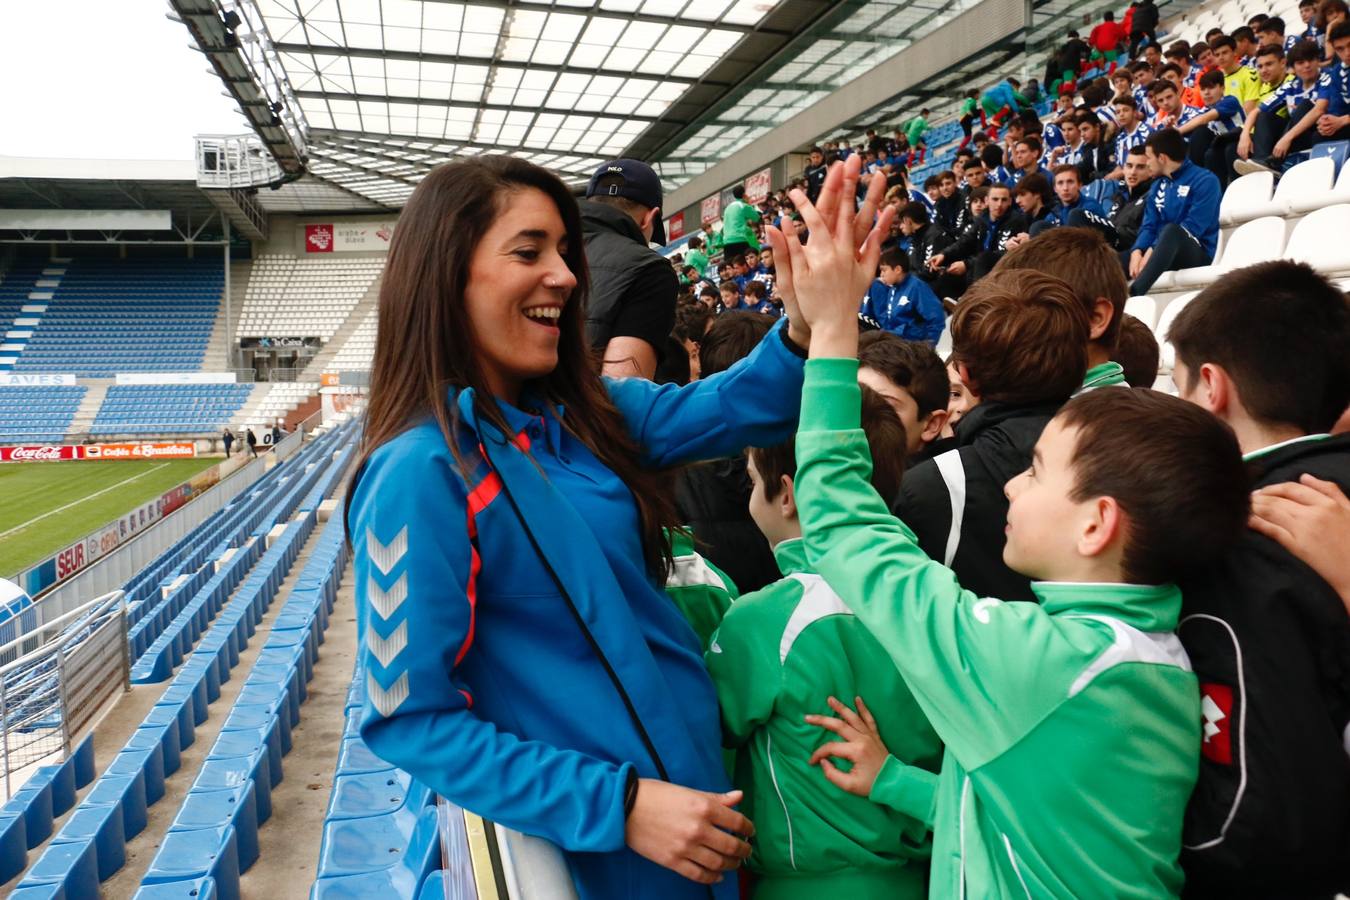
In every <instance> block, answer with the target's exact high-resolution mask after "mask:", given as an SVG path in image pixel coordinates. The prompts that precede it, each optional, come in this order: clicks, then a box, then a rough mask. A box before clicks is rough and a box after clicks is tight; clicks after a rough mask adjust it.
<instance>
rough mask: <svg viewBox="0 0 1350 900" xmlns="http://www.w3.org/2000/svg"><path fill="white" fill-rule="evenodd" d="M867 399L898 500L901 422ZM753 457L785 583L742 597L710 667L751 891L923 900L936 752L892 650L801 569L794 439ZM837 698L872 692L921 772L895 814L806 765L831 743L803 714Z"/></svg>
mask: <svg viewBox="0 0 1350 900" xmlns="http://www.w3.org/2000/svg"><path fill="white" fill-rule="evenodd" d="M867 395H868V396H867V399H866V401H864V413H863V421H864V423H865V424H864V429H865V430H866V433H867V436H868V439H869V442H870V445H871V452H872V453H873V454H874V455H875V456H876V457H877V459H879V460H882V461H883V465H880V466H878V467H877V470H876V474H875V475H874V477H873V481H874V482H876V485H877V488H878V489H880V490H884V491H893V490H895V489H896V488H897V487H898V483H899V480H900V472H901V470H902V468H903V460H904V455H905V436H904V426H903V425H902V424H901V422H900V420H899V418H898V417H897V416H896V415H895V412H894V411H893V410H892V409H891V408H890V407H889V406H887V405H886V403H885V401H883V400H882V399H881V398H880V396H879V395H877V394H874V393H872V392H871V391H868V392H867ZM749 455H750V460H749V465H748V466H747V468H748V471H749V473H750V478H751V481H752V483H753V490H752V493H751V496H750V514H751V516H752V517H753V518H754V520H755V523H756V524H757V525H759V528H760V530H761V531H762V532H763V533H764V536H765V537H766V538H767V539H768V540H769V542H770V543H772V544H773V545H774V556H775V558H776V559H777V560H778V565H779V567H780V569H781V570H782V572H783V576H784V577H783V578H782V580H780V581H776V582H774V583H773V584H771V585H769V586H768V587H766V588H764V589H763V590H760V591H755V592H753V593H750V594H746V595H745V596H743V597H741V598H740V599H739V600H737V601H736V603H735V604H734V605H733V606H732V607H731V609H730V610H729V611H728V612H727V614H726V617H725V619H724V620H723V622H722V627H721V628H720V629H718V631H717V633H716V634H714V635H713V639H712V644H711V646H710V647H709V650H708V652H707V654H706V655H705V659H706V661H707V665H708V671H709V673H710V674H711V675H712V679H713V683H714V684H715V685H716V687H717V695H718V699H719V700H720V701H721V707H722V723H723V732H724V735H725V738H724V740H725V743H726V744H727V746H729V747H734V748H736V749H737V756H736V759H737V764H736V772H735V776H734V779H733V780H734V783H735V785H736V787H738V788H740V789H742V790H744V791H745V803H744V806H743V809H744V810H745V811H746V813H747V814H748V815H749V816H750V817H751V819H752V820H753V821H754V823H755V828H756V835H755V838H754V840H753V847H754V852H753V855H752V856H751V857H750V861H749V867H750V869H751V870H752V871H754V872H755V873H757V874H758V876H759V879H758V882H757V883H756V886H755V892H754V895H753V896H754V897H755V898H756V900H795V898H803V900H820V898H821V894H822V892H826V891H833V892H838V893H837V895H838V896H840V897H848V898H849V900H909V898H920V897H922V896H924V893H925V886H924V883H925V877H924V876H925V873H926V870H927V858H928V852H929V841H928V826H927V823H926V821H925V818H926V817H929V815H930V810H931V808H932V797H933V790H934V787H935V785H936V776H935V775H934V774H933V773H934V772H935V771H936V769H937V766H938V762H939V760H940V759H941V754H942V748H941V745H940V744H939V742H938V739H937V736H936V735H935V734H934V733H933V730H932V728H931V727H930V726H929V724H928V722H927V721H926V720H925V719H924V717H923V714H922V713H921V712H920V711H919V708H918V706H917V704H916V703H915V701H914V697H913V696H912V695H911V694H910V692H909V691H908V689H906V687H905V685H904V682H903V681H902V680H901V678H900V674H899V673H898V672H897V671H896V669H895V666H894V665H893V664H892V663H891V661H890V659H889V658H888V657H887V655H886V651H885V650H884V649H883V648H882V647H881V645H880V644H878V643H877V641H876V640H875V639H874V638H872V636H871V635H869V634H868V633H867V630H866V629H865V628H864V627H863V626H862V625H861V624H860V623H859V622H858V620H857V619H856V618H855V617H854V616H853V614H852V613H851V612H850V611H849V609H848V607H847V606H846V605H844V604H843V603H842V602H841V601H840V600H839V597H838V596H837V595H836V594H835V593H834V592H833V591H832V590H830V587H829V585H828V584H826V583H825V581H824V580H823V579H822V578H821V577H820V576H819V575H817V574H815V573H814V572H813V571H812V570H811V569H810V567H808V566H807V564H806V552H805V549H804V547H803V545H802V540H801V528H800V526H799V525H798V523H797V515H796V508H795V506H794V504H793V488H792V475H793V470H794V468H795V466H794V464H793V456H792V444H791V442H789V443H787V444H783V445H780V446H778V447H773V448H768V449H756V450H751V451H750V454H749ZM832 693H836V694H842V695H843V696H846V697H849V698H854V697H865V698H866V701H864V702H867V703H871V704H872V705H873V706H875V707H876V708H878V709H884V710H885V711H886V712H885V714H884V715H883V716H882V725H881V727H880V731H881V733H882V734H885V735H886V740H887V742H888V744H889V746H890V748H891V749H892V751H893V752H895V753H896V754H898V755H899V756H900V757H902V758H903V759H904V760H905V761H906V762H907V763H913V764H914V766H913V767H912V768H913V771H914V773H915V775H914V778H913V779H912V780H913V781H914V782H915V783H917V784H918V788H917V790H911V791H909V792H906V791H904V790H897V791H892V793H891V795H890V796H889V797H888V798H886V799H889V801H890V802H891V803H892V805H894V806H896V807H898V808H899V811H897V810H895V809H891V808H888V807H887V806H882V805H880V804H879V803H877V802H872V801H869V800H866V799H860V798H857V797H852V796H850V795H849V794H847V793H844V792H842V791H840V790H838V789H837V788H835V787H834V786H832V785H831V784H830V783H829V782H828V781H827V780H826V779H825V778H823V777H822V775H821V773H820V772H819V771H818V770H816V769H814V768H813V767H812V766H811V765H810V764H809V761H808V760H809V757H810V755H811V751H812V750H813V749H814V748H815V747H816V745H818V744H820V743H821V742H822V740H823V739H824V737H825V735H823V733H822V732H821V731H820V730H819V729H818V728H815V727H812V726H811V725H809V724H808V723H807V722H806V720H805V716H806V714H808V713H811V712H818V711H821V710H822V709H823V708H824V701H825V698H826V696H828V695H830V694H832ZM925 766H926V767H927V769H926V770H925V769H924V768H923V767H925ZM892 768H893V769H896V770H908V769H910V768H911V767H909V766H901V765H900V764H899V763H898V762H897V763H896V764H894V765H893V767H892Z"/></svg>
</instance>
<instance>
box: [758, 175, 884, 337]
mask: <svg viewBox="0 0 1350 900" xmlns="http://www.w3.org/2000/svg"><path fill="white" fill-rule="evenodd" d="M861 167H862V160H861V159H859V158H858V157H857V156H856V155H855V156H851V157H849V158H848V159H847V160H846V161H845V162H843V163H835V164H834V165H832V166H831V167H830V170H829V172H828V173H827V174H826V176H825V183H824V185H823V186H822V187H821V190H820V196H819V198H818V199H817V201H816V202H815V203H812V202H811V201H810V200H809V199H807V197H806V194H805V193H803V192H802V191H800V190H794V191H792V192H791V194H790V196H791V197H792V200H793V202H794V203H795V204H796V205H797V210H798V211H799V212H800V213H801V215H802V220H803V222H804V223H805V225H806V227H807V228H808V229H809V231H810V237H809V239H808V240H807V242H806V244H805V245H803V244H802V242H801V239H800V238H799V237H798V235H797V232H796V229H795V228H788V229H786V231H780V230H779V229H777V228H774V227H772V226H770V227H769V228H768V233H769V244H770V245H771V246H772V247H773V252H774V262H775V266H776V269H777V275H778V283H779V285H780V289H781V291H782V293H783V305H784V309H785V310H786V311H787V313H788V316H789V318H790V319H797V318H800V319H801V320H803V321H804V322H805V323H806V326H807V327H808V328H809V329H810V348H811V355H812V356H817V357H819V356H836V357H853V356H857V355H858V304H859V300H860V298H861V297H862V296H863V295H864V294H866V293H867V288H868V285H870V284H871V282H872V279H873V278H874V277H875V275H876V270H877V261H878V259H879V258H880V256H881V236H882V235H883V234H886V233H888V232H889V230H890V226H891V220H892V219H893V218H894V217H895V208H894V207H893V206H890V205H889V204H888V205H885V206H884V207H883V206H882V200H883V199H884V196H885V189H886V186H885V183H884V182H883V181H882V180H881V179H872V184H871V185H869V187H868V191H867V198H866V200H865V201H864V203H863V205H862V209H861V210H857V211H855V210H854V204H853V198H854V197H855V196H856V195H857V189H858V177H859V173H860V171H861ZM879 208H880V209H881V212H880V215H876V213H877V210H878V209H879ZM874 216H875V222H874V221H873V218H874ZM789 298H791V299H790V300H789Z"/></svg>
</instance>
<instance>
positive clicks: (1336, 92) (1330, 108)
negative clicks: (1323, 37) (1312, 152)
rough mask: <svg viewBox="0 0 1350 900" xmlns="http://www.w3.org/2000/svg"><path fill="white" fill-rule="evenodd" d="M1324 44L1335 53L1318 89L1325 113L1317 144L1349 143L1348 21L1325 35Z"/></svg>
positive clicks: (1349, 80)
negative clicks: (1325, 42) (1346, 141)
mask: <svg viewBox="0 0 1350 900" xmlns="http://www.w3.org/2000/svg"><path fill="white" fill-rule="evenodd" d="M1327 43H1329V44H1331V49H1332V50H1333V51H1334V52H1335V54H1336V63H1335V64H1334V65H1332V66H1330V67H1329V68H1328V69H1327V70H1326V72H1325V74H1324V75H1323V78H1322V82H1321V83H1320V85H1319V86H1318V93H1317V96H1318V98H1319V99H1322V100H1326V101H1327V111H1326V114H1325V115H1323V116H1322V117H1321V118H1320V119H1318V121H1317V137H1315V138H1313V140H1314V141H1315V142H1316V143H1319V144H1321V143H1326V142H1327V141H1344V140H1350V18H1343V19H1341V20H1340V21H1339V22H1337V23H1336V24H1335V25H1333V26H1331V30H1330V31H1329V32H1328V33H1327Z"/></svg>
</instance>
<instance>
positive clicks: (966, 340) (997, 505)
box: [891, 269, 1089, 601]
mask: <svg viewBox="0 0 1350 900" xmlns="http://www.w3.org/2000/svg"><path fill="white" fill-rule="evenodd" d="M951 335H952V355H953V359H954V361H955V363H956V366H957V369H958V371H959V372H960V375H961V379H962V381H964V382H965V383H966V384H968V385H970V387H971V389H972V390H974V391H976V392H977V393H978V394H979V395H980V404H979V405H978V406H976V407H974V408H973V409H971V410H970V411H969V412H968V413H966V414H965V415H964V416H962V417H961V421H960V422H958V423H957V425H956V428H955V434H956V443H957V447H956V449H954V450H949V451H947V452H946V453H941V454H939V455H938V456H935V457H934V458H933V459H931V460H928V461H927V462H923V463H920V464H918V465H916V466H915V467H914V468H912V469H910V470H909V471H908V472H906V473H905V477H904V479H903V480H902V481H901V482H900V494H899V496H898V497H896V499H895V502H894V503H893V504H892V507H891V508H892V511H893V512H894V513H895V515H896V516H897V517H899V518H900V519H901V520H902V521H904V523H905V524H906V525H908V526H909V527H910V528H911V529H913V531H914V533H915V534H916V535H917V536H918V539H919V546H920V547H922V548H923V551H924V552H925V553H927V554H928V555H929V556H930V557H931V558H933V559H935V560H937V561H939V562H941V563H943V564H944V565H947V566H950V567H951V569H952V570H953V571H954V572H956V575H957V579H958V580H959V581H960V582H961V586H962V587H964V588H967V589H968V590H971V591H974V592H975V593H976V594H977V595H978V596H981V597H999V598H1001V599H1004V600H1029V601H1031V600H1034V599H1035V597H1034V595H1033V594H1032V592H1031V582H1030V580H1029V579H1028V578H1027V577H1026V576H1024V575H1020V574H1018V573H1017V572H1014V571H1013V570H1012V569H1009V568H1008V566H1007V565H1005V564H1004V562H1003V544H1004V539H1005V536H1004V528H1005V526H1006V524H1007V515H1008V498H1007V497H1006V496H1005V495H1004V493H1003V489H1004V485H1006V484H1007V483H1008V481H1009V480H1010V479H1011V478H1012V477H1013V476H1015V475H1017V474H1019V473H1020V472H1022V471H1024V470H1025V469H1026V468H1027V466H1029V465H1030V464H1031V456H1032V451H1033V450H1034V449H1035V445H1036V441H1037V440H1038V439H1039V438H1040V435H1041V431H1042V430H1043V429H1044V428H1045V425H1046V423H1047V422H1049V421H1050V419H1051V418H1052V417H1053V416H1054V415H1055V413H1056V412H1057V411H1058V410H1059V407H1060V406H1061V405H1062V404H1063V403H1064V401H1065V400H1067V399H1069V395H1070V394H1072V393H1073V392H1074V391H1076V390H1077V389H1078V388H1079V386H1080V385H1081V384H1082V381H1083V373H1084V372H1085V371H1086V370H1087V345H1088V335H1089V331H1088V314H1087V311H1086V310H1085V309H1084V307H1083V305H1082V304H1081V303H1079V302H1078V298H1077V297H1076V296H1075V295H1074V292H1073V290H1072V289H1070V288H1069V286H1068V285H1067V284H1065V283H1064V282H1063V281H1061V280H1060V279H1058V278H1055V277H1053V276H1050V275H1045V274H1043V273H1041V272H1036V271H1033V270H1030V269H1014V270H1011V271H1007V272H1004V271H1001V270H1000V271H995V272H994V273H992V274H990V275H988V276H987V277H985V278H983V279H981V280H980V281H979V282H977V283H976V284H974V285H972V286H971V288H970V289H969V290H968V291H967V292H966V296H965V297H964V298H963V299H962V300H961V303H960V305H959V306H957V309H956V315H954V316H953V317H952V320H951Z"/></svg>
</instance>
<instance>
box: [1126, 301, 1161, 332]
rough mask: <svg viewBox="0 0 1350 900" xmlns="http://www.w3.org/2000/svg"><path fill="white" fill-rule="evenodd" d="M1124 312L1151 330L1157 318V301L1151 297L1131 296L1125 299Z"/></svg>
mask: <svg viewBox="0 0 1350 900" xmlns="http://www.w3.org/2000/svg"><path fill="white" fill-rule="evenodd" d="M1125 314H1126V315H1130V316H1134V317H1135V318H1136V319H1138V320H1139V321H1141V322H1143V323H1144V324H1145V325H1147V326H1148V327H1149V330H1150V331H1152V330H1153V325H1154V323H1155V322H1157V320H1158V301H1157V300H1154V299H1153V298H1152V297H1131V298H1130V299H1128V300H1126V301H1125Z"/></svg>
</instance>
